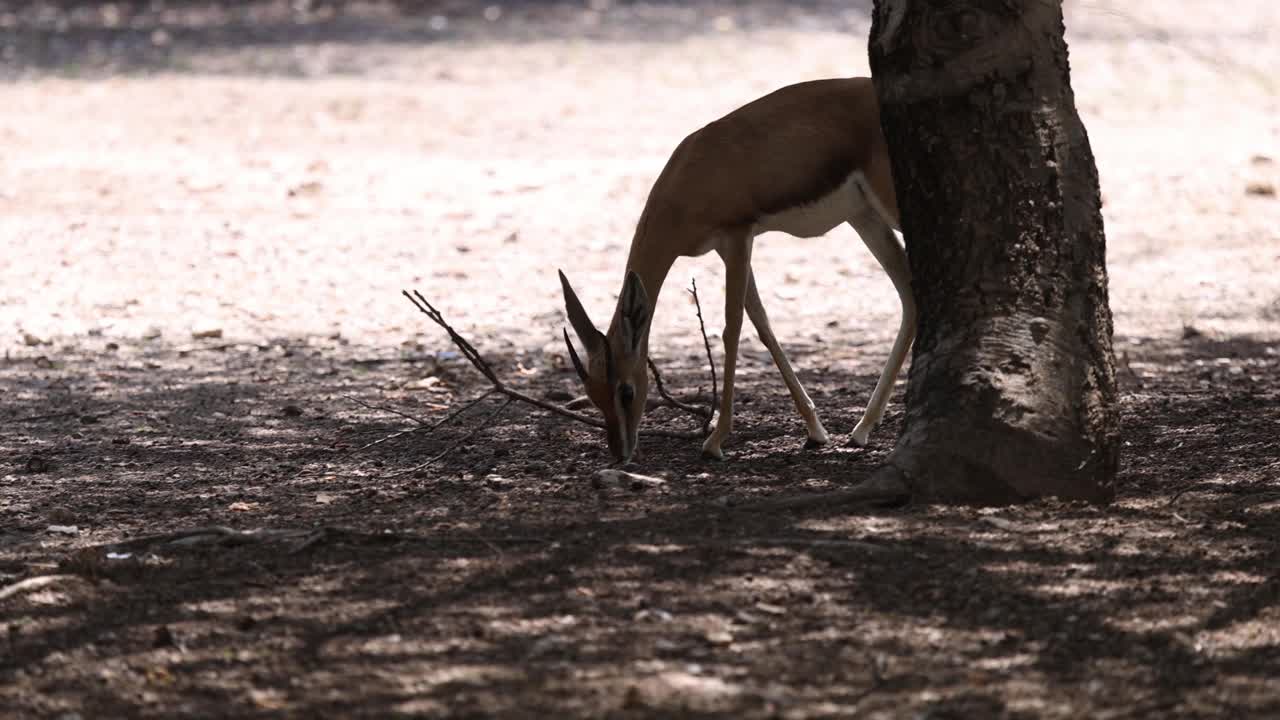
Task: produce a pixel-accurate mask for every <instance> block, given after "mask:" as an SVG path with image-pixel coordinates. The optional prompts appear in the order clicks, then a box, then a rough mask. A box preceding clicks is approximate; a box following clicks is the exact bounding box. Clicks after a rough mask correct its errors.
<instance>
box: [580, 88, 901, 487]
mask: <svg viewBox="0 0 1280 720" xmlns="http://www.w3.org/2000/svg"><path fill="white" fill-rule="evenodd" d="M842 222H847V223H849V224H850V225H851V226H853V228H854V230H856V231H857V233H858V235H859V236H861V238H862V241H863V242H864V243H866V245H867V247H868V248H869V249H870V250H871V254H872V255H874V256H875V258H876V260H877V261H879V263H880V265H881V267H883V268H884V270H885V272H886V273H888V275H889V279H890V280H891V281H893V285H894V287H895V288H896V289H897V291H898V297H899V298H900V299H901V301H902V322H901V325H900V326H899V328H898V336H897V339H896V340H894V343H893V349H892V350H891V351H890V353H889V360H888V362H886V363H885V366H884V370H883V372H881V373H880V379H879V381H878V382H877V383H876V388H875V391H874V392H872V394H871V400H870V402H869V403H868V404H867V409H866V411H865V412H864V413H863V415H862V420H861V421H860V422H859V423H858V425H857V426H856V427H855V428H854V430H853V434H852V440H853V442H854V443H856V444H858V445H864V444H866V442H867V436H868V435H869V434H870V433H871V430H872V428H874V427H875V426H876V424H877V423H879V422H880V419H881V417H882V415H883V414H884V408H885V405H886V404H887V403H888V401H889V394H890V392H891V391H892V390H893V384H894V381H895V379H896V378H897V376H898V372H899V371H900V370H901V369H902V363H903V361H904V360H905V359H906V355H907V350H908V349H909V348H910V346H911V341H912V339H913V338H914V337H915V329H916V311H915V303H914V301H913V299H912V296H911V276H910V271H909V269H908V268H907V258H906V253H905V252H904V250H903V247H902V245H901V243H900V242H899V241H898V238H897V236H896V235H895V234H894V230H895V229H896V228H897V227H898V208H897V199H896V198H895V196H894V191H893V179H892V175H891V171H890V167H889V156H888V150H887V149H886V147H885V141H884V136H883V135H882V133H881V130H880V115H879V106H878V105H877V103H876V94H875V89H874V87H873V86H872V84H871V80H870V79H868V78H847V79H835V80H816V81H812V82H804V83H799V84H797V85H791V86H788V87H785V88H782V89H781V90H777V91H775V92H773V93H770V94H769V95H766V96H764V97H762V98H760V99H759V100H756V101H754V102H752V103H750V104H748V105H745V106H743V107H741V108H739V109H737V110H735V111H733V112H731V113H729V114H728V115H726V116H724V117H723V118H721V119H719V120H716V121H715V122H713V123H711V124H709V125H707V126H706V127H704V128H702V129H700V130H698V131H696V132H694V133H693V134H691V135H689V136H688V137H687V138H685V140H684V142H682V143H680V145H679V147H677V148H676V150H675V152H674V153H672V155H671V159H670V160H668V161H667V165H666V167H665V168H664V169H663V171H662V174H661V175H659V176H658V180H657V182H655V183H654V185H653V189H652V190H651V191H650V192H649V199H648V201H647V202H646V203H645V207H644V211H643V212H642V213H641V215H640V221H639V223H638V224H637V227H636V233H635V237H634V239H633V240H632V241H631V252H630V254H629V256H628V258H627V267H626V272H625V274H624V279H623V283H622V293H621V295H620V296H619V298H618V305H617V309H616V310H615V312H614V315H613V320H612V322H611V323H610V325H609V330H608V332H607V333H601V332H600V331H599V330H597V329H596V327H595V325H593V324H592V322H591V320H590V319H589V318H588V317H587V313H586V311H585V310H584V309H583V307H582V303H581V302H579V300H578V297H577V295H576V294H575V293H574V292H573V289H572V288H571V287H570V286H569V281H568V279H567V278H565V276H564V273H563V272H562V273H560V282H561V285H562V286H563V288H564V297H565V306H566V309H567V311H568V316H569V321H570V323H572V325H573V328H574V330H575V331H576V333H577V335H578V339H579V340H580V341H581V342H582V344H583V346H584V347H585V348H586V351H587V362H586V363H585V364H584V363H583V362H582V361H581V359H580V358H579V357H578V354H577V353H576V352H575V351H574V349H573V343H572V342H570V340H569V335H568V332H567V331H566V332H565V342H566V343H568V344H569V355H570V358H572V360H573V364H574V367H575V368H576V369H577V371H578V375H579V377H581V378H582V382H583V384H584V385H585V386H586V390H587V394H588V396H589V397H590V398H591V400H592V402H594V403H595V405H596V407H598V408H599V409H600V410H601V411H602V412H603V413H604V416H605V420H606V424H607V425H608V438H609V450H610V451H611V452H612V454H613V457H614V459H615V460H618V461H620V462H626V461H629V460H630V459H631V456H632V454H633V453H634V452H635V449H636V440H637V438H638V434H639V429H640V420H641V416H642V415H643V413H644V409H645V399H646V397H647V393H648V386H649V382H648V372H647V367H646V364H647V359H648V356H649V323H650V320H651V319H652V317H653V308H654V306H655V305H656V303H657V301H658V294H659V293H660V292H661V290H662V283H663V281H664V280H665V279H666V277H667V273H668V272H669V271H670V270H671V266H672V264H673V263H674V262H675V261H676V259H677V258H679V257H692V256H698V255H702V254H704V253H706V252H709V251H711V250H714V251H716V252H717V253H719V255H720V257H721V259H722V260H723V261H724V266H725V271H726V280H725V313H724V314H725V329H724V335H723V339H724V390H723V392H722V393H721V395H720V408H719V413H718V416H717V418H716V423H715V429H714V430H713V431H712V433H711V435H710V436H709V437H708V438H707V439H706V441H705V442H704V443H703V446H702V451H703V453H704V454H706V455H709V456H711V457H716V458H721V457H723V456H724V455H723V451H722V449H721V446H722V444H723V443H724V440H725V438H726V437H727V436H728V435H729V432H730V431H731V430H732V428H733V376H734V369H735V366H736V364H737V356H738V336H739V334H740V333H741V330H742V311H743V310H744V309H745V310H746V313H747V316H748V317H750V318H751V322H752V324H753V325H755V327H756V331H757V332H758V333H759V335H760V340H761V342H763V343H764V345H765V347H766V348H768V350H769V353H770V355H772V356H773V360H774V362H775V363H776V364H777V366H778V370H779V371H781V373H782V379H783V380H784V381H785V382H786V384H787V389H788V390H789V391H790V392H791V398H792V399H793V400H794V401H795V405H796V409H797V410H799V412H800V416H801V417H802V418H804V423H805V427H806V429H807V431H808V435H809V440H808V443H807V444H808V445H810V446H816V445H822V444H824V443H826V442H827V440H828V436H827V431H826V430H825V429H824V428H823V427H822V422H821V421H820V420H819V419H818V414H817V412H816V410H815V409H814V406H813V402H812V401H811V400H810V399H809V395H808V393H806V392H805V391H804V388H803V387H802V386H801V385H800V380H799V379H798V378H797V377H796V374H795V371H794V370H792V368H791V362H790V361H789V360H788V359H787V355H786V353H784V352H783V351H782V347H781V346H779V345H778V341H777V339H776V338H775V337H774V335H773V330H772V329H771V328H770V327H769V318H768V317H767V316H766V315H765V310H764V305H762V304H761V302H760V293H759V291H758V290H757V289H756V282H755V277H754V274H753V273H752V270H751V247H752V244H753V242H754V238H755V237H756V235H759V234H760V233H763V232H766V231H770V230H780V231H782V232H785V233H789V234H791V235H794V236H797V237H802V238H807V237H816V236H819V235H822V234H824V233H826V232H828V231H829V230H831V229H832V228H834V227H836V226H837V225H839V224H840V223H842Z"/></svg>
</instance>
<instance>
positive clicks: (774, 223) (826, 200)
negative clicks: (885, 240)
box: [751, 171, 893, 238]
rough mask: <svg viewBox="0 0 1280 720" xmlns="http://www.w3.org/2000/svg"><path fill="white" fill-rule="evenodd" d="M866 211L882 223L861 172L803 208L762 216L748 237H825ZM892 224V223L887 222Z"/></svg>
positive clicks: (881, 213)
mask: <svg viewBox="0 0 1280 720" xmlns="http://www.w3.org/2000/svg"><path fill="white" fill-rule="evenodd" d="M868 211H871V212H874V213H875V214H876V215H878V216H880V218H881V219H884V220H886V221H888V220H889V218H887V217H886V212H885V209H884V206H883V205H882V204H881V203H880V201H879V199H878V198H876V197H875V194H874V193H873V192H872V191H871V185H870V183H868V182H867V178H866V176H865V175H863V174H862V172H861V171H855V172H853V173H850V174H849V177H847V178H845V181H844V182H843V183H841V184H840V186H839V187H837V188H836V189H835V190H833V191H831V192H830V193H828V194H827V195H824V196H822V197H820V198H818V199H817V200H815V201H813V202H811V203H807V204H805V205H797V206H795V207H791V208H787V209H786V210H783V211H781V212H777V213H774V214H772V215H765V216H764V217H762V218H760V219H759V220H757V221H756V224H755V226H753V227H752V231H751V234H752V236H755V235H759V234H760V233H764V232H769V231H771V230H776V231H778V232H784V233H787V234H788V235H794V236H796V237H801V238H811V237H818V236H820V235H825V234H827V233H828V232H830V231H831V229H832V228H834V227H836V226H837V225H839V224H840V223H843V222H848V221H850V220H852V219H854V218H856V217H858V216H860V215H863V214H865V213H867V212H868ZM891 224H893V223H891Z"/></svg>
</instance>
